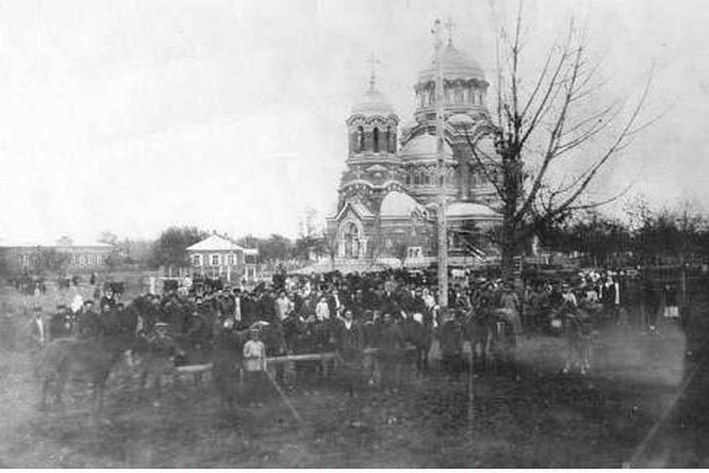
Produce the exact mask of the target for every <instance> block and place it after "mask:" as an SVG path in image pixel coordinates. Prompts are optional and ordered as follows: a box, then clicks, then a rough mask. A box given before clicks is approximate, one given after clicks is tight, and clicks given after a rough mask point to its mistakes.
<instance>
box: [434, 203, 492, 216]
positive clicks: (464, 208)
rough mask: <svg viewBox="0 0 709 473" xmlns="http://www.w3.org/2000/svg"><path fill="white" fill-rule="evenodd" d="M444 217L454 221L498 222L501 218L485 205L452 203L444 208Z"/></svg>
mask: <svg viewBox="0 0 709 473" xmlns="http://www.w3.org/2000/svg"><path fill="white" fill-rule="evenodd" d="M446 216H447V217H448V218H450V219H455V220H499V219H500V218H502V216H501V215H500V214H499V213H498V212H495V211H494V210H492V209H491V208H490V207H488V206H487V205H482V204H474V203H472V202H453V203H451V204H448V206H447V207H446Z"/></svg>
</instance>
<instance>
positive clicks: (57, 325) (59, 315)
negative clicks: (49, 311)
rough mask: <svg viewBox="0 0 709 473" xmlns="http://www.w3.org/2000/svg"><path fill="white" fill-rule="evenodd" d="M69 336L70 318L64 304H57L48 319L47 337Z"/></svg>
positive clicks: (54, 338) (52, 338)
mask: <svg viewBox="0 0 709 473" xmlns="http://www.w3.org/2000/svg"><path fill="white" fill-rule="evenodd" d="M68 337H71V319H70V318H69V314H68V313H67V307H66V305H64V304H59V305H58V306H57V311H56V313H55V314H54V315H53V316H52V318H51V319H49V339H50V340H56V339H58V338H68Z"/></svg>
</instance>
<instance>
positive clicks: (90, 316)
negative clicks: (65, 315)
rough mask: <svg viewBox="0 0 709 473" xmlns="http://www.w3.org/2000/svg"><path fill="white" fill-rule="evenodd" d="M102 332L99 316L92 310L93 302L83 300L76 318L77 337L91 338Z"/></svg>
mask: <svg viewBox="0 0 709 473" xmlns="http://www.w3.org/2000/svg"><path fill="white" fill-rule="evenodd" d="M102 333H103V324H102V323H101V317H100V316H99V314H97V313H96V312H95V311H94V302H93V301H90V300H89V301H86V302H84V309H83V310H82V311H81V313H80V314H79V316H78V320H77V337H79V338H93V337H98V336H99V335H101V334H102Z"/></svg>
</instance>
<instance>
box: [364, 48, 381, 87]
mask: <svg viewBox="0 0 709 473" xmlns="http://www.w3.org/2000/svg"><path fill="white" fill-rule="evenodd" d="M367 62H368V63H369V67H370V68H371V70H372V71H371V75H370V76H369V88H370V89H371V90H374V81H375V80H376V78H377V64H379V59H377V57H376V56H375V55H374V53H372V55H371V56H369V59H368V60H367Z"/></svg>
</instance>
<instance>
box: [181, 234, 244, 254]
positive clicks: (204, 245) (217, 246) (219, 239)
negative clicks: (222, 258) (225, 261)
mask: <svg viewBox="0 0 709 473" xmlns="http://www.w3.org/2000/svg"><path fill="white" fill-rule="evenodd" d="M244 250H245V248H244V247H242V246H239V245H237V244H236V243H235V242H234V241H233V240H231V239H230V238H226V237H223V236H221V235H216V234H215V235H211V236H209V237H207V238H205V239H204V240H202V241H200V242H198V243H195V244H194V245H192V246H188V247H187V251H244Z"/></svg>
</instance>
